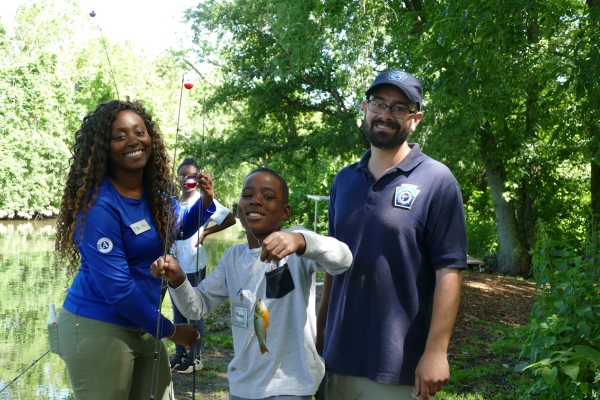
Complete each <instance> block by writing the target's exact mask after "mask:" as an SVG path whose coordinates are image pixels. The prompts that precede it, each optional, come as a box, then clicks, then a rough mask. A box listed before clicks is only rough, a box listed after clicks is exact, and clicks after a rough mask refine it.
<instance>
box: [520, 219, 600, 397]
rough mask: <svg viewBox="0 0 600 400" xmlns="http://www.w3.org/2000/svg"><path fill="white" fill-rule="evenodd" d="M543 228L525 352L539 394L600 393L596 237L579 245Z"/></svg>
mask: <svg viewBox="0 0 600 400" xmlns="http://www.w3.org/2000/svg"><path fill="white" fill-rule="evenodd" d="M551 234H552V232H550V231H548V232H547V230H546V229H545V228H544V227H541V228H540V233H539V236H538V240H537V243H536V246H535V249H534V251H533V273H534V278H535V281H536V282H537V284H536V289H537V291H538V295H539V298H538V300H537V302H536V304H535V305H534V306H533V308H532V313H531V319H530V323H529V336H528V338H527V341H526V344H525V347H524V349H523V353H522V354H523V355H525V356H528V357H529V359H530V362H529V365H527V364H523V365H520V366H517V370H531V371H533V373H534V375H535V377H536V378H537V379H536V383H535V384H534V385H533V386H532V387H531V388H530V390H529V392H528V393H527V394H526V396H525V397H526V398H535V399H597V398H600V351H599V350H600V294H599V290H600V287H599V285H598V282H597V276H596V274H595V267H596V263H597V259H598V257H597V256H598V246H597V243H598V240H599V239H600V237H599V236H597V235H595V236H594V237H593V238H592V239H591V240H590V241H589V242H587V243H583V244H579V245H578V246H577V245H575V244H572V243H568V242H567V241H565V240H555V239H552V238H551V237H550V235H551Z"/></svg>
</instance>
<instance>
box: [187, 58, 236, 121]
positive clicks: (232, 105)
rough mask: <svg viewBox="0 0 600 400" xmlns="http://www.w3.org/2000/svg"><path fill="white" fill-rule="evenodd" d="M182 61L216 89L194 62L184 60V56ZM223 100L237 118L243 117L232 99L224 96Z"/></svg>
mask: <svg viewBox="0 0 600 400" xmlns="http://www.w3.org/2000/svg"><path fill="white" fill-rule="evenodd" d="M183 61H184V62H185V63H186V64H187V65H189V66H190V67H191V68H192V69H193V70H194V71H196V73H197V74H198V76H200V78H202V79H203V80H204V82H206V83H208V84H209V85H210V86H212V87H213V89H217V87H216V86H215V85H213V84H212V83H211V82H209V81H208V79H206V77H205V76H204V75H203V74H202V72H200V71H199V70H198V68H196V66H195V65H194V64H192V63H191V62H190V61H188V60H186V59H185V58H184V59H183ZM225 101H227V103H228V104H229V106H230V107H231V109H232V110H233V111H234V112H235V114H236V115H237V117H238V118H243V117H244V116H243V115H242V113H241V112H240V111H239V110H238V109H237V107H236V106H235V104H233V101H232V100H231V99H230V98H225Z"/></svg>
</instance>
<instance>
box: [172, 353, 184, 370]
mask: <svg viewBox="0 0 600 400" xmlns="http://www.w3.org/2000/svg"><path fill="white" fill-rule="evenodd" d="M184 358H185V354H179V353H175V355H174V356H173V357H172V358H171V361H170V365H171V369H173V368H175V367H176V366H178V365H179V364H181V363H182V362H183V359H184Z"/></svg>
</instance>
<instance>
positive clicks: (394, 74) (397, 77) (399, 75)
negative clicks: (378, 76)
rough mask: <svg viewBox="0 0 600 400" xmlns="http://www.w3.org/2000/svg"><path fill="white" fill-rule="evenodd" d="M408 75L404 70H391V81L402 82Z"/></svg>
mask: <svg viewBox="0 0 600 400" xmlns="http://www.w3.org/2000/svg"><path fill="white" fill-rule="evenodd" d="M407 77H408V75H406V74H405V73H404V72H402V71H391V72H390V78H389V79H390V81H400V82H402V81H403V80H405V79H406V78H407Z"/></svg>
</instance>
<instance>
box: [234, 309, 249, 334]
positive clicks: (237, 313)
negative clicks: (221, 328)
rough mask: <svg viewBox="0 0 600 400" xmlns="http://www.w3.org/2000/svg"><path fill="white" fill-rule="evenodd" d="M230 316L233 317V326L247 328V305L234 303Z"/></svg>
mask: <svg viewBox="0 0 600 400" xmlns="http://www.w3.org/2000/svg"><path fill="white" fill-rule="evenodd" d="M231 318H232V319H233V326H237V327H238V328H248V307H246V306H243V305H241V304H234V305H233V313H232V315H231Z"/></svg>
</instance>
